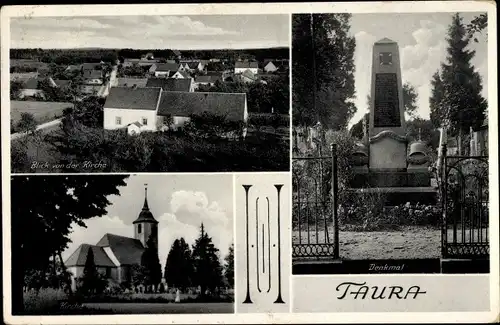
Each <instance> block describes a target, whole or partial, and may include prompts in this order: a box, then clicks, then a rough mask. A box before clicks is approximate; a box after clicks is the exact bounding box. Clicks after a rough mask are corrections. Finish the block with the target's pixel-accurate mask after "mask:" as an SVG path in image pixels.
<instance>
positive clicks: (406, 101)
mask: <svg viewBox="0 0 500 325" xmlns="http://www.w3.org/2000/svg"><path fill="white" fill-rule="evenodd" d="M417 98H418V94H417V91H416V89H415V87H413V86H412V85H411V84H410V83H409V82H406V83H405V84H404V85H403V106H404V111H405V113H407V114H408V115H409V116H410V117H411V118H415V114H416V112H417Z"/></svg>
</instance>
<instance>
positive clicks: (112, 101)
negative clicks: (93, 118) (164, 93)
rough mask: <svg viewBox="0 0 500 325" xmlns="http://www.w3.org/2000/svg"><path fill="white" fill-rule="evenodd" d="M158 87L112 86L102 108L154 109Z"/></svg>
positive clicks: (158, 92)
mask: <svg viewBox="0 0 500 325" xmlns="http://www.w3.org/2000/svg"><path fill="white" fill-rule="evenodd" d="M160 91H161V89H160V88H127V87H112V88H110V90H109V95H108V97H107V98H106V103H104V108H123V109H144V110H152V111H154V110H156V106H157V104H158V99H159V98H160Z"/></svg>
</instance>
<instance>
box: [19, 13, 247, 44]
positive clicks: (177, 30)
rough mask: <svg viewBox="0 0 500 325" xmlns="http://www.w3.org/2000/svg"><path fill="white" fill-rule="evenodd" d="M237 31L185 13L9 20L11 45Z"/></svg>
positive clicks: (149, 40) (165, 40)
mask: <svg viewBox="0 0 500 325" xmlns="http://www.w3.org/2000/svg"><path fill="white" fill-rule="evenodd" d="M49 35H50V37H49ZM239 35H240V33H239V32H237V31H234V30H228V29H223V28H220V27H215V26H210V25H208V24H205V23H203V22H202V21H200V20H196V18H191V17H187V16H117V17H82V18H80V17H75V18H67V17H41V18H29V19H26V18H17V19H14V20H13V21H12V23H11V40H12V46H13V47H36V48H38V47H41V48H74V47H108V48H109V47H117V48H121V47H143V48H162V47H166V46H172V44H171V43H170V42H169V40H170V41H171V40H180V41H182V40H184V39H185V38H189V39H196V40H198V41H199V40H204V38H208V39H209V40H210V38H211V37H212V38H219V41H221V40H223V39H224V38H227V37H232V38H234V39H235V40H236V41H237V40H239V39H240V38H239ZM191 43H193V42H191ZM125 44H127V45H125ZM132 44H133V46H132ZM174 47H176V46H174ZM205 47H206V45H205Z"/></svg>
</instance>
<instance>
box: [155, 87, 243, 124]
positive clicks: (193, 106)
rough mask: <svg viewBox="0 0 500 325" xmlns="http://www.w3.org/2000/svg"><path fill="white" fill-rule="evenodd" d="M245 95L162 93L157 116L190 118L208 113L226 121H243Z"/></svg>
mask: <svg viewBox="0 0 500 325" xmlns="http://www.w3.org/2000/svg"><path fill="white" fill-rule="evenodd" d="M245 104H246V94H238V93H231V94H229V93H215V92H189V93H188V92H173V91H170V92H169V91H165V92H163V93H162V96H161V100H160V105H159V107H158V115H163V116H167V115H171V116H186V117H188V116H190V115H191V114H202V113H204V112H209V113H213V114H219V115H225V116H226V118H227V119H228V120H232V121H243V120H244V114H245V107H246V105H245Z"/></svg>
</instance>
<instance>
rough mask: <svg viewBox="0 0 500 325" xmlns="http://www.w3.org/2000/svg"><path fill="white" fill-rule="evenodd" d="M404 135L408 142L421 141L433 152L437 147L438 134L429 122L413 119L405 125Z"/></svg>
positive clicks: (418, 118)
mask: <svg viewBox="0 0 500 325" xmlns="http://www.w3.org/2000/svg"><path fill="white" fill-rule="evenodd" d="M406 134H407V136H408V139H409V141H410V142H411V141H417V140H422V141H424V142H426V143H427V144H428V145H429V147H430V148H432V149H433V150H434V149H437V148H438V146H439V135H440V133H439V130H438V129H437V128H436V127H435V126H434V124H433V123H432V122H431V120H426V119H423V118H420V117H415V118H414V119H413V120H410V121H408V122H407V123H406Z"/></svg>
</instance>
